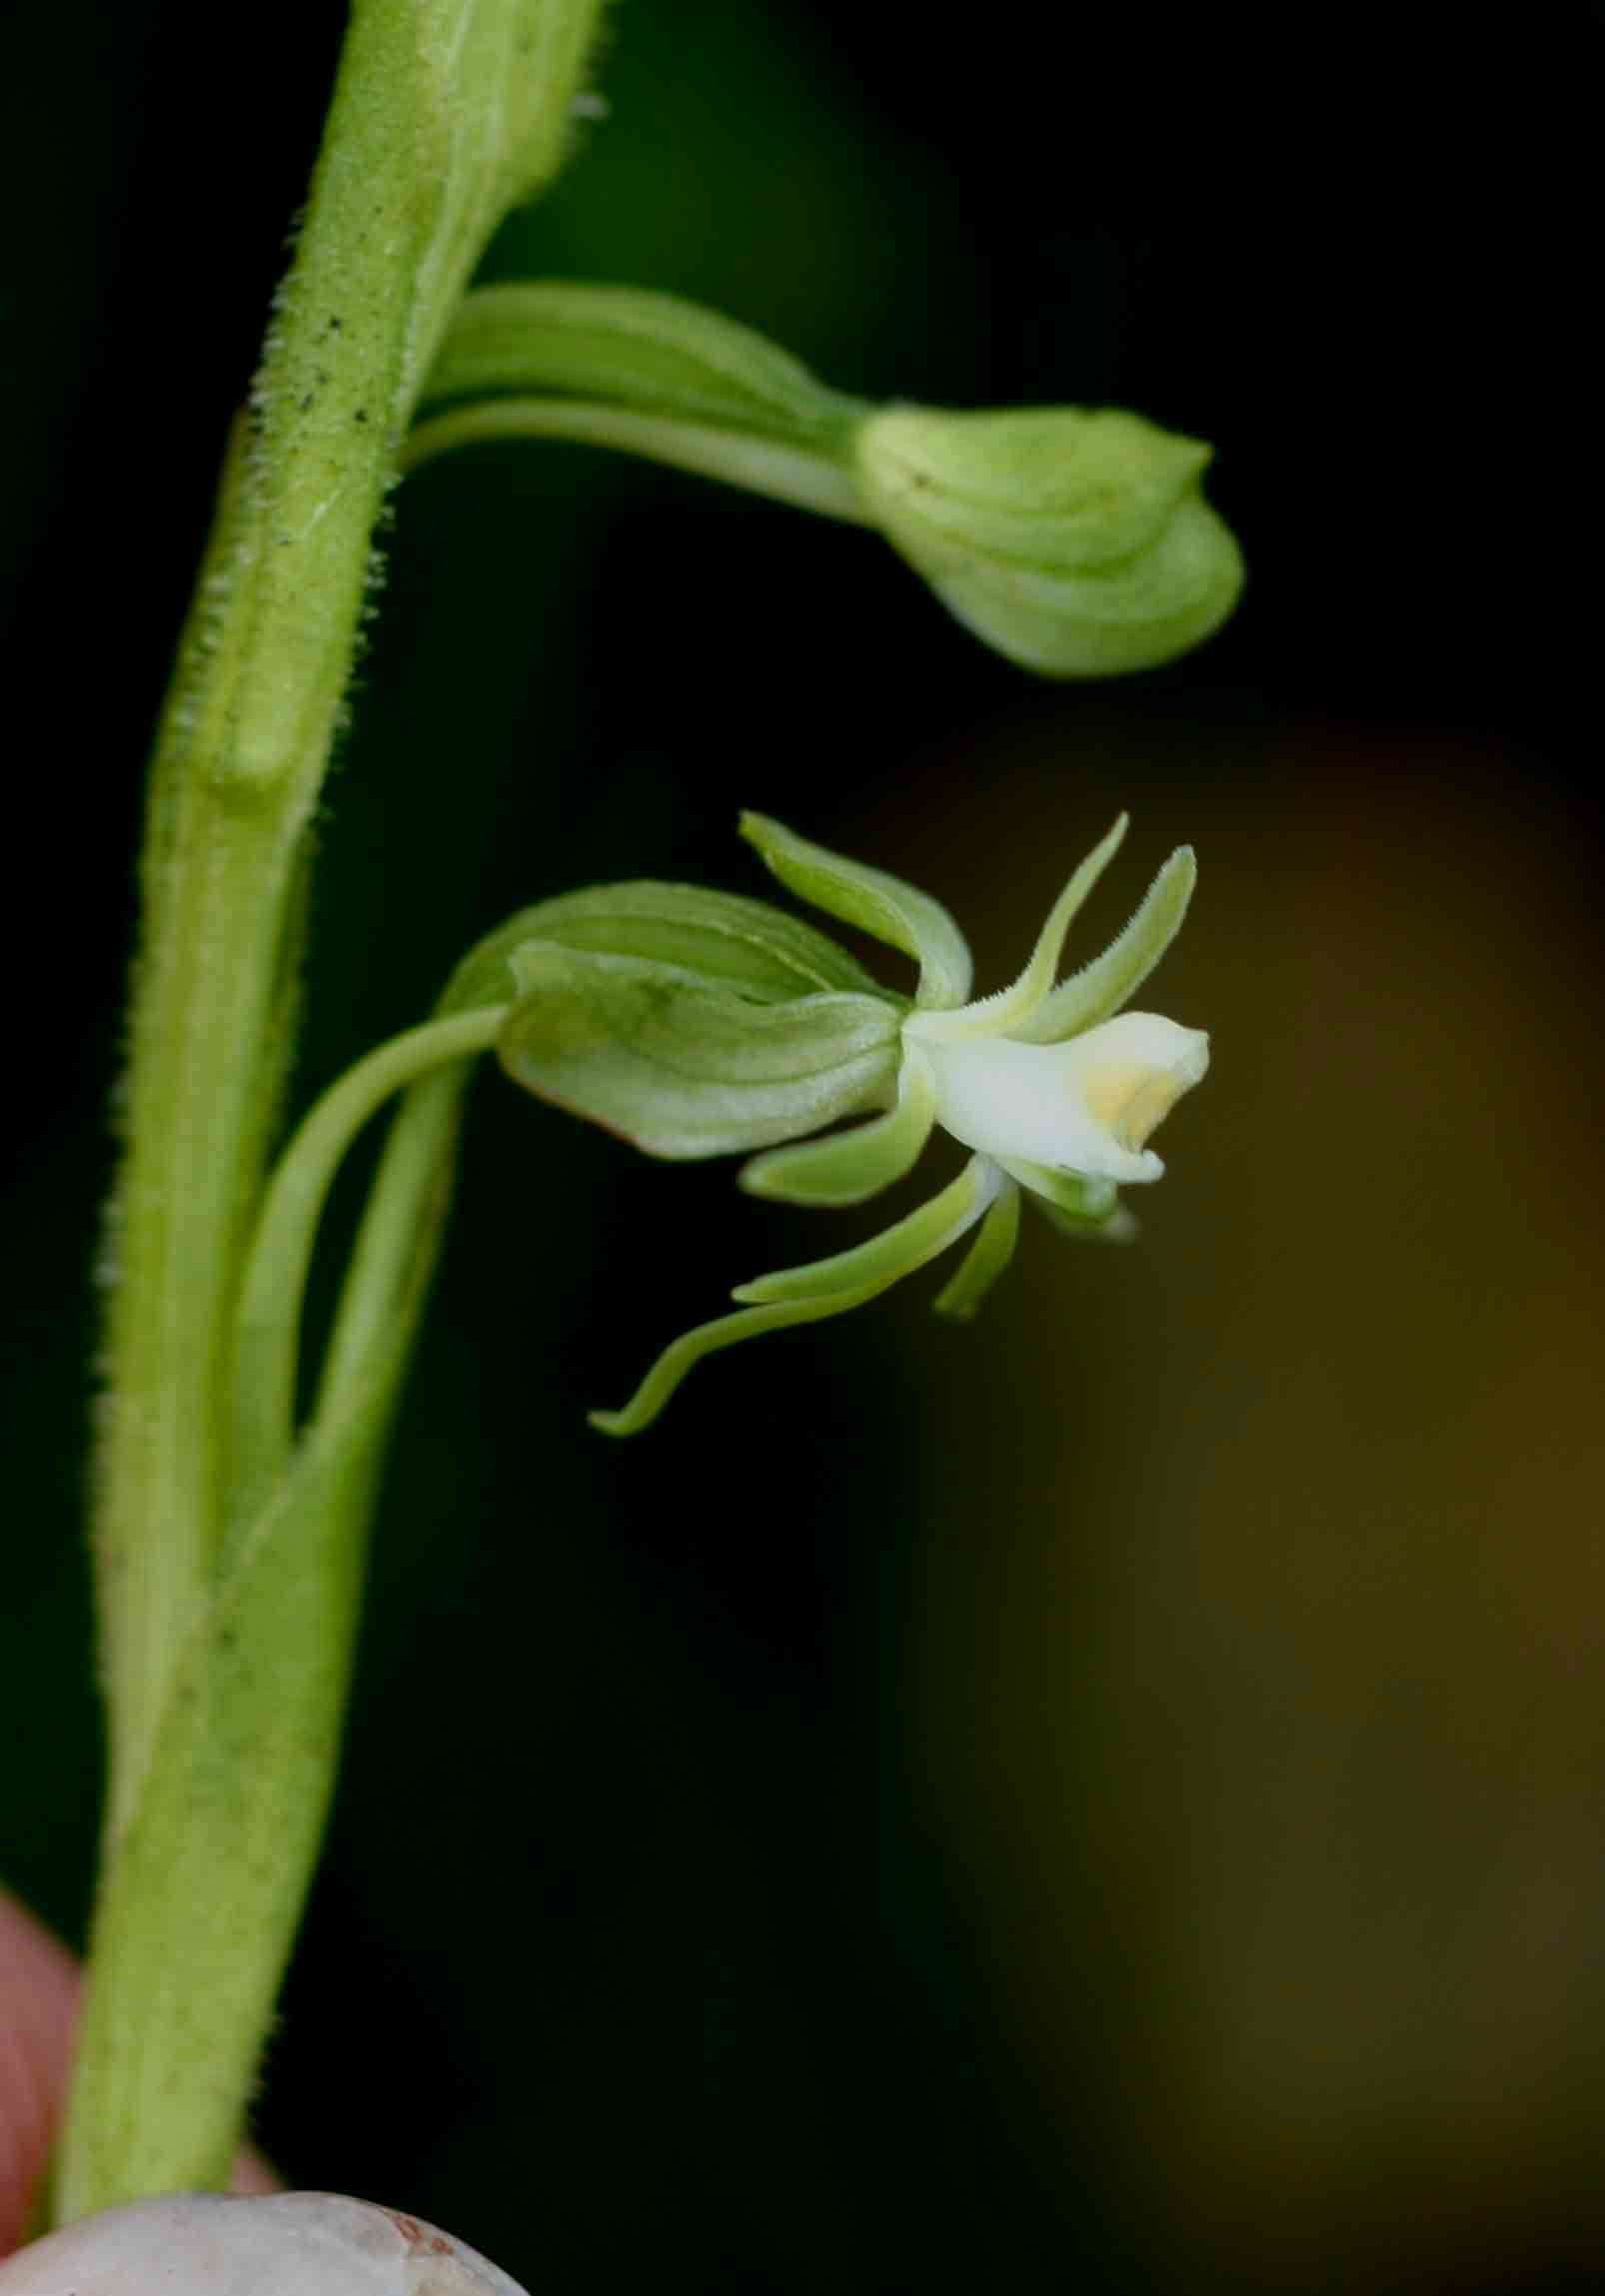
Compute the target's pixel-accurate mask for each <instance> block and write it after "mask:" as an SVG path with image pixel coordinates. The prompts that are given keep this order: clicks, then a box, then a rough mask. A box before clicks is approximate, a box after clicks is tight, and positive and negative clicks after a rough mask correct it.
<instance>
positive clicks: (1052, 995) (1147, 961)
mask: <svg viewBox="0 0 1605 2296" xmlns="http://www.w3.org/2000/svg"><path fill="white" fill-rule="evenodd" d="M1197 880H1198V864H1197V862H1196V861H1195V860H1194V858H1193V851H1192V847H1191V846H1190V845H1178V846H1177V847H1176V850H1175V851H1174V852H1173V853H1172V854H1171V856H1170V858H1169V860H1168V861H1166V862H1165V864H1164V866H1163V868H1162V869H1161V870H1160V871H1159V874H1158V875H1157V876H1156V877H1155V878H1154V880H1153V883H1152V884H1151V885H1150V886H1149V887H1148V889H1147V891H1146V893H1144V895H1143V897H1142V900H1141V902H1140V903H1139V904H1138V907H1137V910H1136V913H1135V914H1134V915H1133V916H1132V917H1131V918H1130V920H1129V922H1128V923H1127V924H1126V925H1125V926H1124V927H1123V929H1122V930H1121V931H1120V932H1118V933H1117V934H1116V935H1115V937H1114V939H1113V940H1112V941H1110V943H1109V945H1108V947H1107V948H1106V949H1105V950H1104V951H1103V953H1102V955H1101V956H1095V957H1094V958H1093V959H1092V961H1091V963H1090V964H1084V965H1083V966H1082V967H1081V969H1080V971H1079V972H1074V973H1071V975H1070V977H1069V979H1068V980H1063V981H1060V983H1059V985H1058V987H1057V988H1055V989H1053V990H1051V991H1050V992H1049V994H1048V995H1046V996H1045V997H1043V999H1042V1001H1041V1003H1040V1004H1038V1005H1037V1006H1036V1008H1035V1010H1034V1011H1033V1012H1032V1013H1031V1014H1030V1016H1029V1018H1028V1019H1026V1020H1024V1021H1022V1022H1021V1023H1020V1025H1019V1026H1018V1027H1016V1028H1015V1029H1014V1030H1013V1031H1012V1033H1013V1035H1014V1036H1016V1037H1017V1038H1018V1039H1019V1041H1020V1042H1021V1043H1022V1044H1062V1043H1063V1042H1064V1041H1065V1039H1066V1038H1068V1037H1071V1036H1080V1035H1081V1034H1082V1033H1083V1031H1085V1030H1086V1029H1089V1028H1095V1027H1097V1026H1098V1024H1099V1023H1100V1022H1101V1021H1105V1020H1112V1018H1113V1017H1114V1015H1115V1014H1116V1013H1117V1012H1118V1011H1119V1010H1120V1009H1121V1007H1122V1006H1123V1005H1125V1004H1128V1003H1129V1002H1130V1000H1131V998H1132V997H1133V996H1134V995H1135V994H1136V992H1137V990H1138V989H1139V988H1140V987H1141V986H1142V983H1143V982H1144V981H1145V980H1146V979H1147V977H1148V975H1149V973H1150V972H1152V970H1153V968H1154V966H1155V965H1156V964H1157V963H1158V962H1159V959H1160V958H1161V957H1162V956H1163V955H1164V953H1165V950H1166V949H1167V948H1168V947H1169V946H1170V943H1171V942H1172V941H1173V940H1174V939H1175V937H1176V934H1177V933H1178V932H1179V931H1180V930H1181V920H1182V918H1183V917H1184V916H1185V915H1186V913H1187V904H1188V902H1189V901H1190V900H1191V899H1192V888H1193V886H1194V885H1195V884H1196V882H1197Z"/></svg>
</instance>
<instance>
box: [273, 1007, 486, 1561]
mask: <svg viewBox="0 0 1605 2296" xmlns="http://www.w3.org/2000/svg"><path fill="white" fill-rule="evenodd" d="M507 1011H508V1007H507V1006H505V1005H493V1006H491V1007H490V1008H488V1009H485V1010H481V1011H478V1012H468V1013H459V1014H454V1015H452V1016H450V1017H448V1018H446V1019H443V1020H433V1021H428V1022H426V1023H425V1024H424V1026H423V1027H421V1028H411V1029H408V1030H407V1032H406V1033H405V1034H404V1035H402V1036H398V1037H393V1038H392V1039H391V1041H390V1042H389V1043H388V1044H382V1045H380V1046H379V1047H378V1048H377V1050H375V1051H373V1052H371V1053H369V1055H368V1056H367V1058H366V1059H365V1060H360V1061H359V1062H358V1063H357V1065H356V1067H355V1068H351V1069H348V1070H347V1072H346V1074H345V1075H344V1076H342V1077H341V1079H340V1080H339V1082H338V1083H337V1084H334V1085H332V1086H331V1087H330V1089H329V1090H328V1091H327V1092H326V1093H325V1094H324V1096H323V1098H322V1099H321V1100H320V1101H319V1102H318V1104H317V1106H316V1107H315V1108H314V1109H313V1110H312V1111H311V1113H310V1115H308V1116H307V1117H306V1118H305V1119H304V1121H303V1122H302V1124H301V1127H300V1129H299V1131H298V1132H297V1133H296V1136H295V1138H294V1140H293V1141H292V1142H291V1143H290V1146H289V1147H288V1148H287V1149H286V1151H285V1153H284V1155H283V1156H282V1157H281V1158H280V1160H279V1164H278V1167H277V1169H276V1170H275V1172H274V1175H273V1181H272V1184H271V1186H270V1187H269V1190H268V1194H267V1200H266V1202H265V1203H264V1205H263V1209H262V1218H261V1221H260V1223H259V1225H258V1228H257V1233H256V1237H255V1240H254V1241H253V1243H252V1246H251V1254H250V1258H249V1259H248V1261H247V1263H246V1270H245V1278H244V1283H243V1285H242V1289H241V1297H240V1317H239V1341H238V1349H237V1355H236V1360H235V1378H234V1388H235V1437H234V1461H233V1466H234V1479H233V1500H234V1510H233V1521H234V1524H235V1526H237V1527H238V1528H239V1529H241V1530H242V1531H243V1530H245V1529H246V1528H248V1527H249V1526H250V1524H251V1523H253V1522H254V1521H255V1519H256V1516H257V1513H258V1510H259V1509H260V1507H261V1506H262V1505H263V1504H264V1503H265V1501H266V1499H267V1498H268V1496H269V1494H270V1493H271V1492H272V1489H273V1486H274V1484H275V1483H276V1482H277V1480H278V1479H279V1477H280V1476H281V1475H282V1474H283V1472H284V1469H285V1466H286V1464H287V1462H288V1460H289V1456H290V1447H291V1442H292V1438H293V1433H294V1413H295V1393H296V1363H297V1356H298V1352H299V1339H300V1328H301V1311H302V1302H303V1299H304V1297H305V1293H306V1286H307V1271H308V1269H309V1268H310V1266H311V1264H312V1249H313V1245H314V1243H315V1242H316V1240H317V1233H318V1222H319V1220H320V1219H321V1217H322V1214H323V1208H324V1205H325V1203H326V1202H327V1200H328V1196H329V1190H330V1188H331V1187H332V1186H333V1184H334V1178H335V1174H336V1173H337V1172H338V1170H339V1169H340V1165H341V1163H342V1161H343V1159H344V1157H345V1154H346V1151H347V1149H348V1148H349V1147H350V1146H351V1144H352V1141H353V1140H354V1139H355V1138H356V1136H357V1134H358V1133H359V1132H360V1131H361V1130H362V1128H363V1126H364V1125H365V1124H367V1123H368V1121H369V1120H370V1118H371V1117H373V1116H374V1115H375V1114H376V1113H377V1112H378V1110H379V1109H380V1107H381V1106H382V1105H383V1104H384V1102H385V1101H386V1100H388V1099H389V1098H390V1097H391V1095H392V1094H393V1093H396V1092H398V1091H400V1090H402V1089H403V1087H405V1086H406V1085H409V1084H411V1083H413V1082H414V1081H415V1079H417V1078H418V1077H420V1076H423V1075H427V1074H428V1073H429V1072H430V1071H431V1070H433V1069H437V1068H440V1067H442V1066H444V1065H445V1064H447V1063H449V1062H450V1063H454V1064H456V1063H461V1064H463V1066H464V1068H465V1071H466V1068H467V1065H468V1063H469V1062H470V1061H471V1060H472V1058H473V1056H474V1055H475V1054H476V1053H480V1052H486V1051H489V1050H490V1048H491V1047H492V1046H493V1045H494V1044H495V1042H496V1039H497V1037H498V1035H499V1034H500V1032H501V1029H502V1026H503V1023H504V1021H505V1019H506V1016H507Z"/></svg>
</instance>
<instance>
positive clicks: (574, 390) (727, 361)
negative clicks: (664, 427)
mask: <svg viewBox="0 0 1605 2296" xmlns="http://www.w3.org/2000/svg"><path fill="white" fill-rule="evenodd" d="M526 393H551V394H554V395H556V396H558V397H560V398H572V399H579V400H584V401H589V402H593V403H601V404H603V405H606V406H615V407H630V408H635V409H638V410H640V411H641V412H643V413H645V414H651V415H659V416H667V417H670V418H672V419H674V420H677V421H680V422H689V423H695V424H714V425H717V426H719V427H720V428H723V429H728V430H735V431H742V432H747V433H756V434H757V435H759V436H761V437H765V438H774V439H782V440H786V441H788V442H791V443H793V444H797V445H804V446H807V447H809V448H811V449H814V450H817V449H818V448H819V447H820V446H821V445H827V446H832V447H835V448H836V449H838V450H839V451H840V452H841V453H842V454H843V456H844V455H845V453H846V450H847V446H848V442H849V438H850V433H851V429H852V426H853V425H854V423H855V422H857V421H858V420H860V419H861V417H862V416H863V414H864V413H865V412H866V409H865V407H864V405H863V402H862V401H860V400H856V399H850V398H847V397H845V396H843V394H842V393H840V392H838V391H830V390H827V389H826V388H825V386H824V385H823V384H822V383H819V382H817V381H815V379H814V377H813V376H812V375H810V374H809V373H808V371H807V369H806V368H805V367H804V366H803V365H802V361H801V360H798V359H794V358H793V357H792V356H791V354H790V353H789V352H786V351H782V350H781V349H779V348H778V346H777V345H775V344H773V343H770V342H768V341H767V340H766V338H765V337H764V336H762V335H759V334H756V333H755V332H754V330H753V329H752V328H750V327H743V326H741V325H739V324H738V323H737V322H736V321H735V320H733V319H727V318H725V317H724V316H723V314H721V313H719V312H717V311H706V310H704V309H703V308H702V306H701V305H699V304H695V303H688V302H685V301H684V300H683V299H682V298H681V297H679V296H675V295H658V294H653V293H651V292H649V291H647V290H645V289H641V288H633V287H603V286H595V285H592V284H590V283H589V282H574V281H569V280H536V281H529V282H523V283H520V284H517V285H508V286H499V287H482V288H479V289H477V290H476V291H475V293H474V294H472V295H470V296H468V297H466V298H465V299H464V301H463V303H462V304H461V305H460V306H459V308H458V312H457V316H456V318H455V319H454V320H453V322H452V326H451V330H450V332H449V334H448V335H447V337H446V341H445V343H444V344H443V346H442V348H441V355H440V358H439V359H438V360H437V361H436V363H435V367H434V370H433V372H432V373H431V375H430V377H429V381H428V384H427V386H426V399H427V401H428V402H430V403H439V402H442V401H445V400H452V399H469V398H486V397H498V396H502V395H515V396H517V395H522V394H526Z"/></svg>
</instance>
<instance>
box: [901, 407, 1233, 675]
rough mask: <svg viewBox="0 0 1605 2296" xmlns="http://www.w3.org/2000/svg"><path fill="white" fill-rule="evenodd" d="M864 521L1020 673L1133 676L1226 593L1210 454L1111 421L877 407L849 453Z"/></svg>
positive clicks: (1202, 629)
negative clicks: (1205, 483) (1209, 492)
mask: <svg viewBox="0 0 1605 2296" xmlns="http://www.w3.org/2000/svg"><path fill="white" fill-rule="evenodd" d="M855 458H856V470H857V478H858V485H859V489H860V492H861V495H862V497H863V500H864V505H865V508H866V510H867V511H868V512H869V514H870V516H871V517H872V518H873V520H874V521H875V523H876V524H877V525H878V526H880V527H881V528H882V530H883V531H884V533H885V534H886V536H887V537H888V539H889V540H890V541H891V542H892V543H893V544H894V545H895V547H896V548H897V550H898V551H900V552H901V554H902V556H903V557H904V558H905V559H906V560H907V561H908V563H909V565H910V566H912V567H913V568H914V569H915V571H916V572H917V573H919V574H922V575H923V576H924V578H925V580H926V581H928V582H929V583H930V585H931V587H932V588H933V589H934V590H935V591H936V593H937V595H938V596H939V597H940V598H941V599H942V600H943V602H944V603H945V604H946V606H947V607H948V608H949V610H950V611H951V612H952V613H954V614H955V615H956V616H957V618H958V619H959V620H960V621H961V622H963V623H964V624H965V625H966V627H967V628H969V629H972V630H973V631H974V632H975V634H976V635H977V636H978V637H981V638H984V639H985V640H986V642H987V643H988V644H990V645H993V646H995V647H996V648H997V650H998V651H999V652H1000V653H1003V654H1006V655H1007V656H1008V658H1009V659H1010V660H1011V661H1017V662H1019V663H1020V664H1022V666H1024V667H1025V668H1027V669H1035V670H1041V671H1044V672H1046V673H1048V674H1050V675H1055V676H1061V677H1099V676H1108V675H1113V674H1115V673H1117V672H1119V671H1121V670H1128V669H1147V668H1151V667H1153V666H1154V665H1155V664H1156V663H1158V662H1161V661H1168V660H1169V659H1171V657H1172V656H1173V655H1175V654H1178V653H1181V652H1183V651H1185V649H1186V648H1187V647H1188V646H1191V645H1196V644H1197V643H1198V641H1199V639H1200V638H1204V637H1207V636H1208V635H1209V634H1210V632H1211V631H1212V630H1214V629H1217V628H1218V627H1219V625H1220V624H1221V622H1223V621H1224V620H1225V618H1226V616H1227V615H1228V614H1229V613H1230V611H1231V609H1232V607H1233V605H1234V604H1235V603H1236V600H1237V595H1238V592H1239V590H1240V589H1241V587H1242V579H1243V569H1242V559H1241V555H1240V554H1239V552H1238V549H1237V545H1236V543H1235V542H1234V541H1233V539H1232V536H1231V533H1230V530H1229V529H1228V528H1227V527H1226V526H1225V524H1224V523H1223V521H1222V520H1221V519H1219V518H1218V517H1217V516H1216V514H1215V513H1214V511H1212V510H1211V509H1210V507H1209V505H1208V504H1207V503H1206V502H1205V501H1204V499H1203V494H1202V491H1201V484H1200V482H1201V480H1202V477H1203V473H1204V470H1205V468H1206V467H1207V465H1208V463H1209V460H1210V450H1209V448H1207V447H1206V446H1203V445H1201V444H1200V443H1199V441H1197V440H1196V439H1184V438H1181V437H1179V436H1177V435H1176V434H1175V433H1173V432H1169V431H1161V430H1160V429H1159V428H1158V426H1157V425H1156V424H1153V423H1149V422H1145V421H1144V420H1143V418H1142V417H1141V416H1140V415H1129V414H1125V413H1123V412H1122V411H1121V410H1119V409H1117V408H1100V409H1085V408H1075V407H1045V408H1019V409H1015V410H1012V411H1007V412H1003V413H981V414H954V413H950V412H946V411H943V410H941V409H938V408H926V407H889V408H887V409H885V410H884V411H883V412H882V413H880V414H877V415H872V416H870V417H869V418H868V419H867V420H866V421H865V422H864V423H863V424H862V425H861V426H860V427H859V429H858V432H857V436H856V442H855Z"/></svg>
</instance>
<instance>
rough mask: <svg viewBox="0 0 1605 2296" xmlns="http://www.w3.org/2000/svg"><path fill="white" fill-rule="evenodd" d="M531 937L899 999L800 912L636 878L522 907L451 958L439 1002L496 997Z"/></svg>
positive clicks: (755, 978)
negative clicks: (451, 971)
mask: <svg viewBox="0 0 1605 2296" xmlns="http://www.w3.org/2000/svg"><path fill="white" fill-rule="evenodd" d="M531 941H550V942H552V943H554V944H555V945H556V946H557V947H559V948H567V949H577V950H581V951H585V952H594V953H596V954H599V955H604V956H620V957H644V958H646V959H648V960H649V961H650V962H652V963H653V964H657V965H664V966H667V967H669V968H670V969H671V970H672V971H674V972H675V973H677V974H678V975H679V976H680V978H681V979H683V980H685V981H686V982H688V983H691V984H695V985H698V986H701V987H703V988H712V989H717V988H733V989H737V990H739V991H740V992H741V994H742V995H743V996H747V997H756V998H758V999H759V1000H760V1001H761V1002H764V1003H780V1002H781V1001H783V1000H784V999H786V998H789V997H800V996H812V995H813V994H815V993H816V992H817V991H818V990H820V989H850V990H852V991H854V992H856V993H857V994H860V995H864V996H881V997H884V998H885V1000H886V1001H887V1003H889V1004H900V1003H901V1002H902V1001H903V1000H902V999H901V998H898V997H894V996H892V995H891V993H890V991H889V990H886V989H882V988H881V987H880V986H879V985H878V983H877V982H876V981H875V980H874V979H872V977H871V976H870V975H869V974H868V973H866V972H865V971H864V969H863V967H862V965H860V964H859V963H858V962H857V961H856V960H855V959H854V958H852V957H850V956H848V955H847V953H846V951H845V949H841V948H837V946H836V944H835V942H834V941H832V940H827V939H826V937H825V935H824V934H823V933H821V932H816V931H815V930H814V928H813V926H812V925H810V924H806V923H804V922H803V920H802V918H801V917H794V916H790V915H788V913H787V912H786V910H785V909H778V908H775V907H773V906H772V904H771V903H770V902H768V901H754V900H749V899H747V898H746V897H745V896H744V895H743V894H740V893H721V892H714V891H711V890H709V889H708V888H706V887H704V886H701V885H670V884H660V883H657V882H655V881H653V880H652V879H650V878H648V879H642V880H637V881H635V882H632V883H629V884H623V885H591V886H588V887H587V888H586V889H585V890H584V891H583V892H578V893H561V894H559V895H558V897H557V898H556V899H555V900H550V901H538V902H537V903H536V905H535V906H534V907H533V908H528V909H521V910H520V911H519V913H518V914H517V916H514V917H510V918H509V919H508V921H507V923H506V924H505V925H499V926H498V927H497V929H496V931H495V932H494V933H491V934H490V935H488V937H487V938H486V939H485V940H483V941H481V942H480V944H479V946H478V947H477V948H476V949H475V950H474V951H473V953H472V955H470V956H469V957H467V958H465V960H464V961H463V963H462V964H461V965H460V966H459V967H458V969H457V973H456V975H455V977H454V979H453V981H452V985H451V988H450V989H449V991H448V992H447V996H446V1006H447V1008H448V1009H450V1010H453V1011H456V1010H458V1009H459V1008H460V1007H464V1006H470V1005H476V1004H500V1003H502V1002H503V1001H504V1000H505V999H506V998H507V996H508V994H509V991H510V978H511V976H510V974H509V970H508V967H509V964H510V962H511V960H512V958H513V957H514V956H515V955H516V954H517V952H518V951H519V950H520V949H521V948H524V947H525V946H526V945H527V944H528V943H529V942H531Z"/></svg>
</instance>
